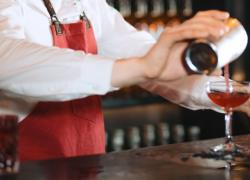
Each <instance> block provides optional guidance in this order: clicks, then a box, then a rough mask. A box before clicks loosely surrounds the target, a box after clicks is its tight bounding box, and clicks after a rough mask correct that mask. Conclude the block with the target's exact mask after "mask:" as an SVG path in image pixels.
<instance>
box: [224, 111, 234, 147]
mask: <svg viewBox="0 0 250 180" xmlns="http://www.w3.org/2000/svg"><path fill="white" fill-rule="evenodd" d="M232 114H233V112H232V111H230V110H229V111H227V112H226V114H225V126H226V127H225V130H226V132H225V133H226V141H225V143H226V144H231V143H233V137H232Z"/></svg>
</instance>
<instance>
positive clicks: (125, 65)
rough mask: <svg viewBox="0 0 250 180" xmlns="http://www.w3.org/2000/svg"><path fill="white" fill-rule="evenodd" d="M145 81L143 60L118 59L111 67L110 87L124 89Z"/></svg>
mask: <svg viewBox="0 0 250 180" xmlns="http://www.w3.org/2000/svg"><path fill="white" fill-rule="evenodd" d="M145 81H147V76H146V73H145V65H144V63H143V59H142V58H139V57H135V58H128V59H119V60H117V61H116V62H115V63H114V65H113V70H112V80H111V83H112V86H113V87H125V86H131V85H137V84H140V83H143V82H145Z"/></svg>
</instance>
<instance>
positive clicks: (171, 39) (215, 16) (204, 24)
mask: <svg viewBox="0 0 250 180" xmlns="http://www.w3.org/2000/svg"><path fill="white" fill-rule="evenodd" d="M228 17H229V14H228V13H226V12H221V11H217V10H210V11H203V12H199V13H197V14H196V15H195V16H194V17H193V18H191V19H189V20H187V21H185V22H184V23H182V24H180V25H178V26H175V27H170V28H166V30H165V31H164V32H163V33H162V35H161V36H160V38H159V40H158V41H157V43H156V44H155V46H154V47H153V48H152V49H151V50H150V51H149V52H148V53H147V54H146V55H145V56H144V57H143V61H144V62H145V65H146V67H145V69H146V70H145V74H146V76H147V77H148V78H156V77H158V76H159V75H160V74H161V79H162V80H165V81H167V80H174V79H177V78H180V77H182V76H184V75H187V71H186V70H185V68H184V66H183V64H182V63H183V62H182V54H183V51H184V49H185V48H186V46H187V43H185V41H186V40H190V39H211V38H212V39H218V38H220V37H221V36H222V35H224V33H225V32H227V31H228V30H229V29H228V27H227V26H226V25H225V23H224V22H223V21H224V20H225V19H227V18H228ZM180 42H181V43H180ZM163 70H164V72H163ZM162 72H163V73H162Z"/></svg>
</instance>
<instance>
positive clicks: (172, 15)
mask: <svg viewBox="0 0 250 180" xmlns="http://www.w3.org/2000/svg"><path fill="white" fill-rule="evenodd" d="M165 6H166V7H165V8H166V15H167V18H166V19H165V25H166V26H167V27H173V26H176V25H178V24H180V23H181V18H180V17H179V15H178V6H177V2H176V0H166V5H165Z"/></svg>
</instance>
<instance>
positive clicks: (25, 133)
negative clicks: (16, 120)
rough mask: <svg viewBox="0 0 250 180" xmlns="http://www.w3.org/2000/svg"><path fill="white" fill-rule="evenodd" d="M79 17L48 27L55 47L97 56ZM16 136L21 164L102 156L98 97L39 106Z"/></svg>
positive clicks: (88, 30)
mask: <svg viewBox="0 0 250 180" xmlns="http://www.w3.org/2000/svg"><path fill="white" fill-rule="evenodd" d="M46 3H48V2H46ZM49 3H50V2H49ZM51 7H52V6H51ZM51 7H50V8H51ZM47 8H48V7H47ZM52 10H53V9H52ZM50 14H51V13H50ZM54 15H55V14H54ZM82 17H83V18H82V20H81V21H79V22H77V23H72V24H60V22H59V21H58V19H57V20H56V22H54V23H53V24H52V25H51V31H52V35H53V41H54V45H55V46H57V47H60V48H71V49H74V50H83V51H85V52H86V53H92V54H96V53H97V46H96V40H95V37H94V33H93V28H92V27H91V24H90V23H89V21H86V16H82ZM52 22H53V21H52ZM58 27H59V28H60V29H59V31H58ZM72 63H73V62H72ZM19 133H20V141H19V156H20V160H21V161H24V160H43V159H53V158H61V157H72V156H79V155H92V154H102V153H104V152H105V140H104V137H105V134H104V123H103V114H102V110H101V101H100V97H98V96H91V97H87V98H83V99H78V100H72V101H67V102H40V103H38V105H37V106H36V107H35V108H34V110H33V111H32V112H31V114H30V115H29V116H28V117H27V118H26V119H25V120H23V121H22V122H21V123H20V127H19Z"/></svg>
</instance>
